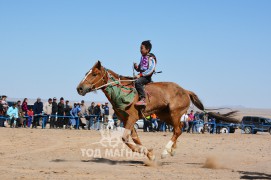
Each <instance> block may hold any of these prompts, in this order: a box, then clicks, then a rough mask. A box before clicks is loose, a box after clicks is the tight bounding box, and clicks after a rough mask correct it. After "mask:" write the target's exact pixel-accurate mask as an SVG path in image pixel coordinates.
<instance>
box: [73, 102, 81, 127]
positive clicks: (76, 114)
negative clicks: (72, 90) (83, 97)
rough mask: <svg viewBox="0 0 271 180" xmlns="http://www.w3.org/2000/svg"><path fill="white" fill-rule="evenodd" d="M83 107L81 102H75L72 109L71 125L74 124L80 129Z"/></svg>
mask: <svg viewBox="0 0 271 180" xmlns="http://www.w3.org/2000/svg"><path fill="white" fill-rule="evenodd" d="M80 112H81V108H80V103H78V102H75V103H74V106H73V108H72V110H71V112H70V113H71V116H72V118H71V121H72V122H71V126H74V127H75V129H79V116H80Z"/></svg>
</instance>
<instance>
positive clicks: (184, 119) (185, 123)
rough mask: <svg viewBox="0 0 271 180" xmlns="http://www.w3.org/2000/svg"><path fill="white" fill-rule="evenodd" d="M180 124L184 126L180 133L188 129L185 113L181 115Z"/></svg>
mask: <svg viewBox="0 0 271 180" xmlns="http://www.w3.org/2000/svg"><path fill="white" fill-rule="evenodd" d="M181 122H182V123H183V124H184V127H183V129H182V131H184V130H187V129H188V115H187V112H185V113H184V114H183V115H182V117H181Z"/></svg>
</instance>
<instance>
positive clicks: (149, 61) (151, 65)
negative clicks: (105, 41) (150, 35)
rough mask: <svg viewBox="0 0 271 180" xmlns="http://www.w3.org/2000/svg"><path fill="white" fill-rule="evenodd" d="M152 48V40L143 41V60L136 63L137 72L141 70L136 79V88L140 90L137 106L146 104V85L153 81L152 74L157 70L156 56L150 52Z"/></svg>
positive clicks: (141, 49)
mask: <svg viewBox="0 0 271 180" xmlns="http://www.w3.org/2000/svg"><path fill="white" fill-rule="evenodd" d="M151 49H152V44H151V42H150V41H143V42H142V43H141V47H140V52H141V55H142V56H141V60H140V63H139V65H137V64H136V63H134V68H135V70H136V71H137V72H140V73H139V75H137V76H136V78H137V80H136V81H135V88H136V90H137V92H138V96H139V101H138V102H137V103H136V104H135V105H136V106H145V105H146V102H145V99H146V95H145V91H144V85H146V84H148V83H149V82H151V81H152V80H151V77H152V74H153V73H154V71H155V66H156V57H155V56H154V54H152V53H150V51H151Z"/></svg>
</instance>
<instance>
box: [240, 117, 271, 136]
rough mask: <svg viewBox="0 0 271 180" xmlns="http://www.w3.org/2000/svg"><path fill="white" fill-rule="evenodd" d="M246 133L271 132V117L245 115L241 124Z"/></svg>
mask: <svg viewBox="0 0 271 180" xmlns="http://www.w3.org/2000/svg"><path fill="white" fill-rule="evenodd" d="M241 127H242V130H243V131H244V132H245V133H246V134H252V133H253V134H256V133H257V132H258V131H263V132H269V133H270V134H271V119H269V118H264V117H257V116H244V117H243V119H242V124H241Z"/></svg>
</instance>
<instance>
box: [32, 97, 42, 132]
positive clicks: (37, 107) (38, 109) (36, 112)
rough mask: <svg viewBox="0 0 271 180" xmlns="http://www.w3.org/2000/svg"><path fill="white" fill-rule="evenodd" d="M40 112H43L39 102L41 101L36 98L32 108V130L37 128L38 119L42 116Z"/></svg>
mask: <svg viewBox="0 0 271 180" xmlns="http://www.w3.org/2000/svg"><path fill="white" fill-rule="evenodd" d="M42 110H43V103H42V102H41V99H40V98H38V99H37V101H36V102H35V103H34V107H33V111H34V120H33V124H32V128H37V124H38V122H39V119H40V118H41V116H42Z"/></svg>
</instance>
